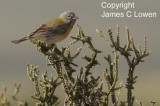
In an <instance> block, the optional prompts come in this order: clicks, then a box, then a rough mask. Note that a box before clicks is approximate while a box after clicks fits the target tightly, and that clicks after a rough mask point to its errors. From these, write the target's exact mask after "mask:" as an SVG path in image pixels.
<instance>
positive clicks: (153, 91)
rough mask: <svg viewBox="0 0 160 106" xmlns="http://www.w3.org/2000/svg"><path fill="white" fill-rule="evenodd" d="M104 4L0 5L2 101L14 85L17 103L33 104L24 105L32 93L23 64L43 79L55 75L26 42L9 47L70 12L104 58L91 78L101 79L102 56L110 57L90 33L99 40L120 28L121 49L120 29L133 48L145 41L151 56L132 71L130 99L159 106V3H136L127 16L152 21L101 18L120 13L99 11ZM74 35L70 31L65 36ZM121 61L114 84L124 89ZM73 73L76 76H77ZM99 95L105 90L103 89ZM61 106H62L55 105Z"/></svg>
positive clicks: (2, 0)
mask: <svg viewBox="0 0 160 106" xmlns="http://www.w3.org/2000/svg"><path fill="white" fill-rule="evenodd" d="M102 1H105V0H79V1H76V0H54V1H53V0H34V1H29V0H26V1H24V0H10V1H9V0H0V37H1V38H0V90H2V86H3V85H6V86H7V88H8V93H7V95H8V96H11V93H12V92H13V91H14V89H13V83H14V82H20V83H21V84H22V87H21V91H20V94H19V96H18V97H19V98H21V99H25V98H26V99H27V101H29V104H30V105H33V104H34V101H33V100H32V99H30V94H31V93H33V92H34V88H33V86H34V85H33V83H32V82H31V81H30V80H29V78H28V76H27V72H26V64H27V63H29V64H33V65H39V69H40V73H43V72H44V71H45V70H47V71H48V73H49V74H50V73H53V74H54V76H56V73H55V72H54V71H53V70H52V68H51V67H47V66H46V63H47V60H46V59H45V57H44V56H43V55H42V54H41V53H38V52H37V50H36V47H35V45H33V44H32V43H30V42H28V41H26V42H23V43H21V44H18V45H14V44H12V43H11V42H10V41H11V40H15V39H19V38H21V37H24V36H26V35H27V34H28V33H30V32H32V31H34V30H35V29H36V28H38V27H39V26H40V25H41V24H44V23H46V22H48V21H49V20H52V19H54V18H56V17H58V16H59V15H60V14H61V13H62V12H64V11H68V10H69V11H73V12H75V13H76V15H77V16H78V17H79V20H78V21H77V22H76V24H79V25H80V26H81V27H82V28H83V30H84V32H85V33H86V34H87V35H89V36H91V37H92V38H93V43H94V45H95V46H96V47H97V48H99V49H100V50H103V51H104V52H103V53H102V54H101V56H99V57H98V60H99V61H100V62H101V64H102V66H98V67H96V68H94V70H93V74H94V75H95V76H98V75H100V76H102V73H103V71H102V70H103V69H105V68H106V67H107V66H108V65H107V62H106V61H105V60H104V59H103V56H104V55H107V54H109V53H112V49H110V47H109V46H108V45H107V44H105V42H104V41H103V40H102V38H100V37H99V36H98V35H97V33H96V31H95V29H100V30H102V31H103V33H104V34H106V35H108V34H107V31H106V28H109V27H112V29H113V32H114V33H116V25H117V24H118V25H119V26H120V36H121V44H124V43H125V42H126V39H125V38H126V36H125V26H128V27H129V29H130V34H131V35H133V37H134V39H136V43H140V44H141V45H142V47H143V40H144V39H143V37H144V35H146V36H147V49H148V50H151V51H152V54H151V55H150V56H149V57H147V58H145V60H146V62H145V63H143V64H142V63H141V64H140V65H139V66H138V67H136V71H135V75H137V76H138V79H137V83H136V84H135V90H134V94H133V95H135V97H136V99H137V100H141V101H142V103H144V104H145V105H149V100H150V99H151V100H154V101H157V102H158V103H156V106H159V105H160V103H159V99H160V90H159V89H160V84H159V81H160V77H159V75H160V71H159V70H160V63H159V60H160V56H159V55H160V49H159V46H160V44H159V41H160V35H159V28H160V17H159V15H160V9H159V4H160V1H159V0H153V1H151V0H140V1H138V0H137V1H134V2H135V9H130V10H131V11H134V10H135V11H139V12H157V18H101V14H102V12H103V11H112V12H121V11H125V10H123V9H119V10H117V11H115V10H110V9H102V8H101V6H100V5H101V2H102ZM106 1H107V2H110V3H113V2H129V1H130V2H133V0H127V1H126V0H121V1H119V0H118V1H117V0H106ZM76 34H77V28H76V25H75V27H74V28H73V30H72V32H71V33H70V35H73V36H75V35H76ZM70 41H72V40H71V38H70V37H68V38H67V39H66V40H64V41H63V42H61V43H58V44H57V46H58V47H59V48H60V47H63V46H66V45H68V44H69V42H70ZM80 46H83V45H82V44H81V43H78V44H76V45H75V46H72V47H71V51H72V52H73V53H75V51H76V48H77V47H80ZM86 50H87V49H85V48H84V49H83V51H82V53H81V56H82V55H83V54H84V53H86V54H89V53H88V51H86ZM79 59H81V58H80V57H79V58H78V59H76V60H75V62H76V63H78V64H79V65H80V66H84V64H85V63H84V61H83V60H79ZM123 61H124V58H120V62H119V65H120V66H119V82H121V81H123V82H124V83H123V85H124V86H125V81H126V76H127V67H126V65H127V64H126V62H123ZM77 73H79V72H77ZM104 90H105V88H104ZM56 94H57V95H58V96H59V97H60V98H62V102H63V101H64V100H63V99H64V98H65V95H64V92H63V88H62V87H61V86H60V87H59V89H57V91H56ZM120 97H121V98H120V99H122V100H123V99H124V98H126V91H125V89H123V90H122V91H121V94H120ZM61 105H62V104H61Z"/></svg>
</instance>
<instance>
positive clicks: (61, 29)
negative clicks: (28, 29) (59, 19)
mask: <svg viewBox="0 0 160 106" xmlns="http://www.w3.org/2000/svg"><path fill="white" fill-rule="evenodd" d="M68 27H69V24H60V25H55V26H51V27H48V26H47V25H46V24H43V25H41V27H39V28H38V29H37V30H36V31H34V32H32V33H30V34H29V35H28V38H34V37H35V36H39V35H40V34H43V35H44V34H46V36H47V35H61V34H64V33H65V32H67V30H68Z"/></svg>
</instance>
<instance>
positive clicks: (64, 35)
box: [58, 26, 72, 42]
mask: <svg viewBox="0 0 160 106" xmlns="http://www.w3.org/2000/svg"><path fill="white" fill-rule="evenodd" d="M71 30H72V27H71V26H70V27H69V28H68V30H67V32H66V33H64V34H63V35H60V37H59V39H58V42H60V41H62V40H64V39H65V38H66V37H67V36H68V35H69V33H70V32H71Z"/></svg>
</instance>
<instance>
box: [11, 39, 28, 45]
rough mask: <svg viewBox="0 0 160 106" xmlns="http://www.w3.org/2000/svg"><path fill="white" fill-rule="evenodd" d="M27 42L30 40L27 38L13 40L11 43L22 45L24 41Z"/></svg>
mask: <svg viewBox="0 0 160 106" xmlns="http://www.w3.org/2000/svg"><path fill="white" fill-rule="evenodd" d="M25 40H28V39H27V37H24V38H21V39H19V40H13V41H11V42H12V43H14V44H18V43H21V42H23V41H25Z"/></svg>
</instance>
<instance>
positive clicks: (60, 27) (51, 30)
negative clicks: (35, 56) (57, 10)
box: [11, 11, 79, 45]
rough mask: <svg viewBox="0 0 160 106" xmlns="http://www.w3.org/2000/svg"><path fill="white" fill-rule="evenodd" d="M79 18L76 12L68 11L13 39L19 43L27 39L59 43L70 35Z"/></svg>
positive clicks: (49, 43)
mask: <svg viewBox="0 0 160 106" xmlns="http://www.w3.org/2000/svg"><path fill="white" fill-rule="evenodd" d="M77 19H79V18H78V17H77V16H76V15H75V13H74V12H71V11H66V12H63V13H62V14H60V16H59V17H58V18H56V19H54V20H51V21H49V22H47V23H46V24H42V25H41V26H40V27H39V28H38V29H36V30H35V31H34V32H32V33H30V34H29V35H28V36H25V37H23V38H21V39H18V40H13V41H11V42H12V43H14V44H19V43H21V42H23V41H26V40H33V41H38V40H39V41H40V42H42V43H46V44H48V45H51V44H55V43H58V42H60V41H62V40H64V39H65V38H67V36H68V35H69V33H70V32H71V30H72V28H73V26H74V24H75V23H76V20H77Z"/></svg>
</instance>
